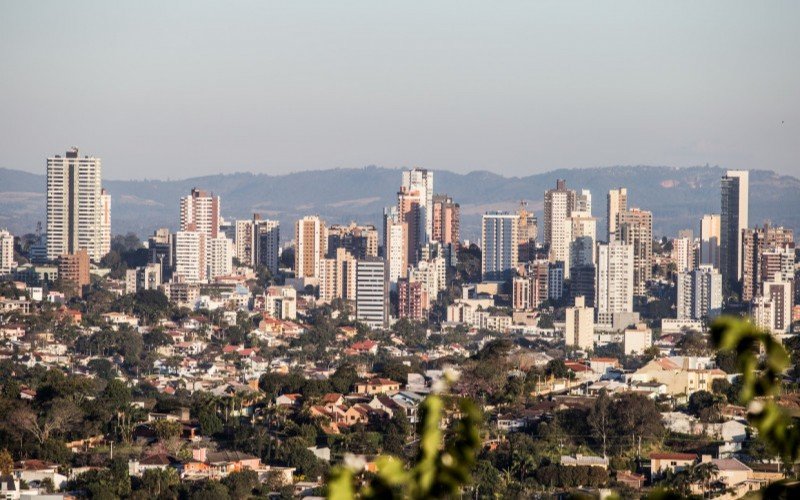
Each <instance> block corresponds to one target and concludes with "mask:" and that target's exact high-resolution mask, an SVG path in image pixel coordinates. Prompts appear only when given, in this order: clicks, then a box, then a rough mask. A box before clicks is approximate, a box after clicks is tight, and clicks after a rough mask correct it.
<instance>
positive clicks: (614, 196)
mask: <svg viewBox="0 0 800 500" xmlns="http://www.w3.org/2000/svg"><path fill="white" fill-rule="evenodd" d="M627 209H628V190H627V189H626V188H618V189H612V190H611V191H609V192H608V200H607V205H606V217H607V218H608V220H607V221H606V223H607V226H608V233H607V235H608V241H611V240H613V239H614V238H615V237H616V234H617V225H618V224H619V219H618V217H619V213H620V212H624V211H625V210H627Z"/></svg>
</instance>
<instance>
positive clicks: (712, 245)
mask: <svg viewBox="0 0 800 500" xmlns="http://www.w3.org/2000/svg"><path fill="white" fill-rule="evenodd" d="M719 242H720V218H719V214H706V215H704V216H703V218H702V219H700V264H704V265H711V266H713V267H714V268H716V269H719Z"/></svg>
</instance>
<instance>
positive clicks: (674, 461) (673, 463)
mask: <svg viewBox="0 0 800 500" xmlns="http://www.w3.org/2000/svg"><path fill="white" fill-rule="evenodd" d="M696 461H697V455H695V454H694V453H672V452H663V453H651V454H650V475H651V477H652V478H656V477H661V476H663V475H664V474H665V473H666V472H667V471H670V472H673V473H674V472H680V471H682V470H683V469H685V468H686V467H689V466H690V465H692V464H694V463H695V462H696Z"/></svg>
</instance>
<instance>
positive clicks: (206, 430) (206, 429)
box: [197, 408, 223, 436]
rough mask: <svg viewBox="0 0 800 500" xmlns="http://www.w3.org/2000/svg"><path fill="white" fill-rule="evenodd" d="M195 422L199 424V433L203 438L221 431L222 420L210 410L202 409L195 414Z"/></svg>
mask: <svg viewBox="0 0 800 500" xmlns="http://www.w3.org/2000/svg"><path fill="white" fill-rule="evenodd" d="M197 420H198V421H199V422H200V433H201V434H203V435H204V436H212V435H214V434H217V433H218V432H221V431H222V428H223V424H222V420H220V418H219V416H217V412H215V411H214V410H213V409H211V408H202V409H201V410H200V411H199V412H198V414H197Z"/></svg>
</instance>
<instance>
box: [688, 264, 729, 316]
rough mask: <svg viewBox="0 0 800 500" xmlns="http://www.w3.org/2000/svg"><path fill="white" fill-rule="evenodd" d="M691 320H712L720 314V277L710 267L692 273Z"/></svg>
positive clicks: (700, 268)
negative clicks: (692, 300)
mask: <svg viewBox="0 0 800 500" xmlns="http://www.w3.org/2000/svg"><path fill="white" fill-rule="evenodd" d="M692 295H693V299H694V304H693V306H692V317H693V319H704V318H707V319H709V320H712V319H714V318H716V317H717V316H719V315H720V314H722V275H721V274H720V273H719V271H718V270H716V269H714V268H713V267H712V266H700V267H699V268H697V269H695V270H694V271H693V272H692Z"/></svg>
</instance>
